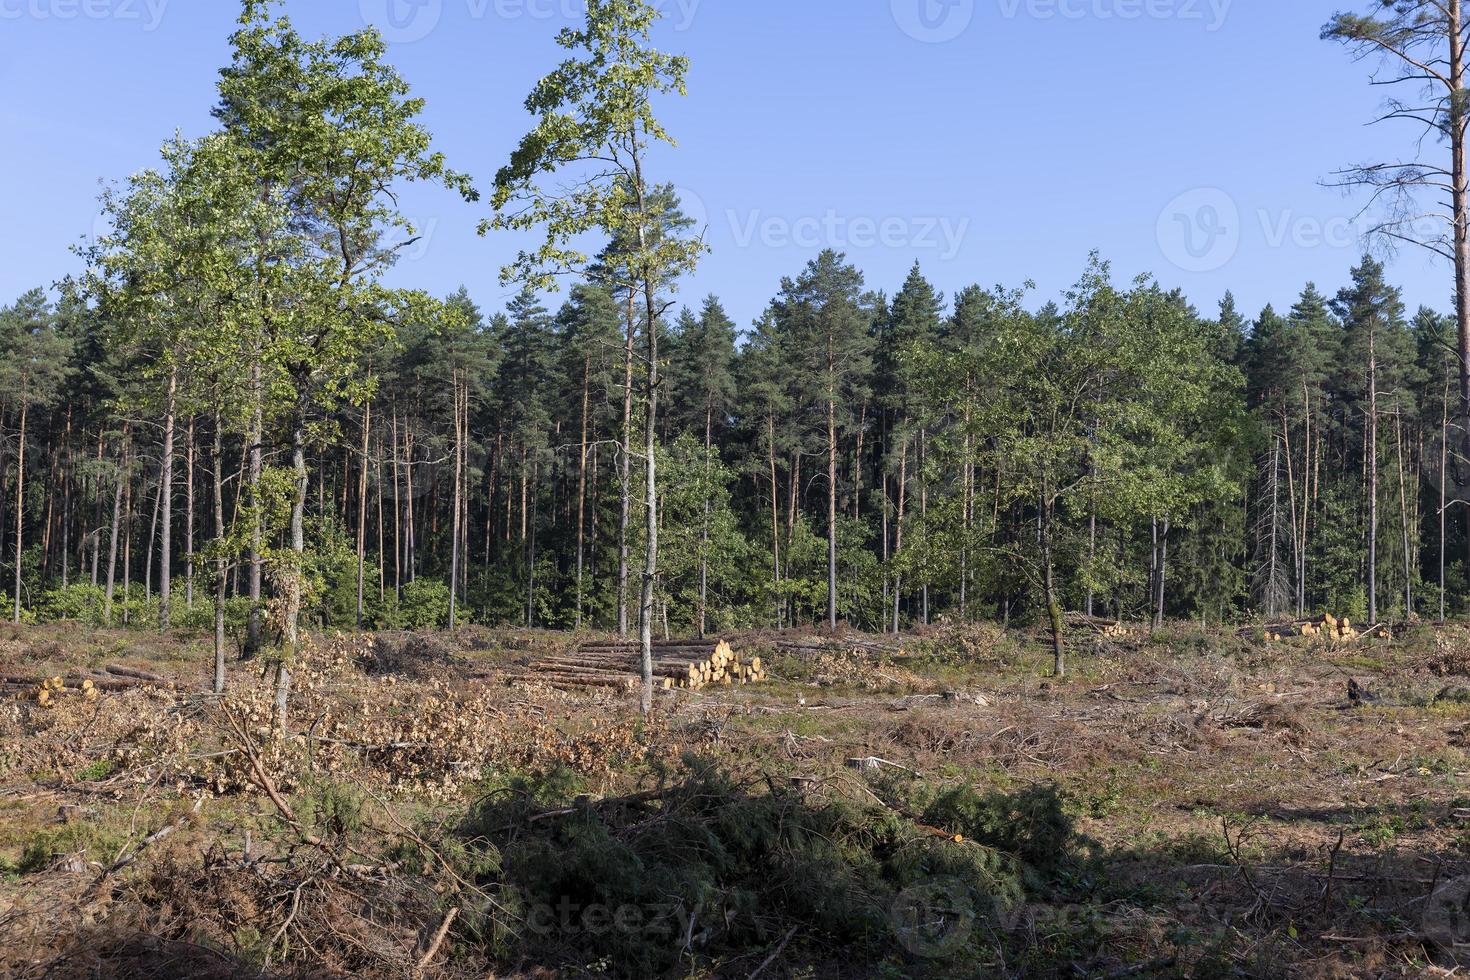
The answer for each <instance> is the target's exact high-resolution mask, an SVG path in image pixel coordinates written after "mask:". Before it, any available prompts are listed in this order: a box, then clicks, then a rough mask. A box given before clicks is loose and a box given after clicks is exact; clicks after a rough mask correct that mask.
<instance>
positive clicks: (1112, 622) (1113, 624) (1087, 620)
mask: <svg viewBox="0 0 1470 980" xmlns="http://www.w3.org/2000/svg"><path fill="white" fill-rule="evenodd" d="M1065 622H1066V624H1067V626H1069V627H1070V628H1072V629H1079V630H1091V631H1092V632H1094V633H1097V634H1098V635H1099V636H1106V637H1109V638H1111V639H1115V640H1124V639H1127V638H1128V637H1130V636H1132V635H1133V631H1132V630H1130V629H1129V628H1128V627H1127V626H1124V625H1123V624H1122V623H1120V622H1118V621H1117V620H1116V619H1104V618H1102V617H1101V616H1088V615H1086V614H1085V613H1067V616H1066V620H1065Z"/></svg>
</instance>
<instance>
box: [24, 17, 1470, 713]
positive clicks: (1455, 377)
mask: <svg viewBox="0 0 1470 980" xmlns="http://www.w3.org/2000/svg"><path fill="white" fill-rule="evenodd" d="M272 8H273V5H272V4H271V3H267V2H264V0H246V2H245V3H244V4H243V8H242V16H241V20H240V26H239V29H238V30H237V31H236V33H235V34H234V36H233V38H232V48H233V58H232V62H231V64H230V65H229V66H227V67H226V68H225V69H224V70H223V71H222V72H221V78H220V84H219V96H218V101H217V103H216V109H215V114H214V115H215V120H216V124H217V125H216V129H215V131H213V132H212V133H210V134H209V135H207V136H205V137H203V138H200V139H197V140H185V139H182V138H178V139H175V140H173V141H171V142H170V143H168V144H167V145H166V146H165V147H164V151H163V155H162V161H161V163H160V165H159V166H158V167H156V168H154V169H150V170H147V171H145V172H143V173H141V174H138V175H135V176H134V177H132V178H130V179H129V180H128V181H127V182H126V183H125V184H123V185H120V186H118V187H115V188H112V189H110V190H108V191H107V192H106V193H105V194H104V195H103V199H102V204H103V208H104V211H105V214H106V216H107V219H108V230H107V232H106V233H104V234H102V235H101V236H100V237H99V238H98V240H97V241H95V242H93V243H90V244H89V245H88V246H87V247H85V248H83V249H82V251H83V254H84V257H85V258H86V260H87V272H86V273H85V274H84V275H83V276H80V277H77V278H75V279H69V280H66V281H63V282H62V283H60V284H59V285H58V288H57V289H56V290H55V292H54V293H51V294H48V293H47V292H45V291H43V290H34V291H32V292H29V293H27V294H25V295H24V296H22V297H20V298H19V299H18V300H17V301H16V302H14V303H13V304H12V305H10V306H8V307H5V308H4V309H3V310H0V408H3V434H4V437H5V438H4V441H3V444H0V475H3V478H0V553H3V555H4V556H5V559H6V560H7V561H8V562H9V563H10V565H11V566H12V567H11V568H10V569H9V571H10V572H11V573H12V574H11V575H10V576H8V578H7V581H8V582H9V583H10V584H11V586H12V588H11V595H9V596H8V597H7V598H8V603H7V608H9V609H10V611H11V612H12V615H13V618H14V619H16V620H17V621H21V620H22V619H25V618H27V617H39V618H86V619H90V620H92V621H94V622H99V623H118V624H121V623H130V624H137V625H140V626H142V625H146V626H149V627H159V628H165V629H166V628H169V627H170V626H172V625H179V624H184V625H190V626H195V627H198V628H201V629H208V630H212V631H213V633H214V636H215V643H216V650H217V654H218V656H217V673H218V677H219V678H220V683H222V682H223V681H222V679H223V663H224V659H225V653H226V648H227V647H228V646H230V645H231V644H232V642H235V643H238V647H239V652H240V653H241V654H243V655H244V656H247V657H248V656H260V655H271V656H277V657H279V659H280V661H281V666H280V667H279V668H278V669H279V672H280V677H279V698H280V703H281V704H282V705H284V703H285V701H284V699H285V698H286V697H287V696H288V693H289V684H290V678H289V666H288V665H289V653H290V651H291V650H292V649H293V648H294V646H295V645H296V643H297V641H298V637H299V632H300V630H301V629H302V628H303V626H319V627H324V628H333V627H356V626H361V627H368V628H414V627H431V626H437V627H445V626H454V625H457V624H459V623H464V622H470V621H474V622H482V623H488V624H504V623H514V624H523V625H527V626H534V627H545V628H555V629H596V630H606V631H609V632H617V633H620V634H624V635H628V634H631V633H633V632H638V633H639V634H640V638H641V640H642V642H643V644H644V647H645V649H647V646H648V644H649V643H650V642H651V637H652V636H654V635H658V634H668V635H679V634H700V635H702V634H704V633H706V632H716V631H722V630H729V629H733V628H740V627H756V626H778V627H779V626H793V625H810V626H817V625H825V626H826V627H829V628H831V627H836V626H837V625H838V624H839V623H848V624H851V625H853V626H856V627H861V628H864V629H869V630H890V631H896V630H902V629H907V628H910V627H914V626H918V625H923V624H928V623H933V622H935V621H937V620H939V619H941V618H947V619H950V620H956V621H976V620H994V621H997V622H1002V623H1021V622H1032V621H1038V622H1041V623H1044V624H1047V625H1049V626H1050V627H1051V632H1052V636H1053V639H1054V645H1055V657H1056V667H1057V670H1058V671H1059V672H1060V671H1062V670H1064V668H1065V660H1064V651H1063V649H1062V642H1061V638H1062V625H1063V616H1064V613H1065V612H1067V611H1081V612H1085V613H1087V614H1091V615H1098V616H1108V617H1117V618H1127V619H1134V620H1137V619H1144V620H1147V621H1151V622H1153V623H1155V624H1162V623H1163V622H1164V621H1165V620H1166V619H1167V618H1170V617H1180V618H1185V617H1187V618H1193V619H1197V620H1201V621H1206V622H1225V621H1231V620H1235V619H1239V618H1241V617H1245V616H1251V615H1265V616H1282V615H1302V614H1305V613H1307V612H1310V611H1314V610H1320V609H1329V610H1332V611H1334V612H1336V613H1337V614H1339V615H1348V616H1351V617H1353V618H1355V619H1358V620H1362V621H1368V622H1376V621H1378V620H1380V619H1388V618H1405V617H1411V616H1432V617H1443V616H1445V615H1447V614H1450V613H1456V612H1462V611H1464V609H1465V607H1466V604H1467V600H1470V575H1467V553H1470V552H1467V549H1470V535H1467V533H1466V530H1465V522H1464V519H1463V514H1462V513H1460V512H1459V510H1457V506H1456V505H1457V504H1459V503H1461V502H1463V493H1462V491H1461V489H1460V488H1461V487H1462V486H1463V485H1464V479H1463V473H1462V470H1463V466H1464V462H1465V455H1464V453H1463V452H1462V451H1461V447H1462V446H1463V445H1464V440H1465V432H1464V425H1463V421H1462V418H1463V414H1462V408H1461V403H1462V395H1463V392H1462V389H1461V375H1462V367H1463V359H1462V358H1461V356H1460V355H1459V337H1460V329H1459V326H1460V325H1459V323H1458V321H1457V318H1456V317H1455V316H1446V315H1442V314H1440V313H1438V312H1435V311H1433V310H1429V309H1420V310H1418V311H1417V312H1416V313H1414V314H1413V315H1409V314H1408V313H1407V311H1406V310H1405V308H1404V304H1403V301H1402V299H1401V296H1400V293H1399V291H1398V290H1397V289H1396V288H1395V287H1394V286H1393V285H1392V284H1391V283H1390V282H1389V281H1388V280H1387V278H1386V273H1385V269H1384V266H1383V265H1382V264H1381V263H1380V262H1379V261H1378V260H1376V259H1375V258H1373V257H1371V256H1364V257H1363V258H1362V260H1361V261H1360V262H1359V263H1358V264H1357V265H1356V266H1355V267H1354V268H1352V269H1351V270H1349V271H1347V272H1346V275H1345V277H1344V282H1343V283H1342V284H1340V286H1339V288H1337V289H1336V291H1328V292H1322V291H1320V290H1319V289H1318V288H1317V287H1316V286H1315V285H1310V284H1309V285H1307V286H1306V287H1305V288H1304V289H1303V291H1302V292H1301V294H1300V295H1299V296H1298V297H1296V298H1295V300H1294V301H1293V302H1292V303H1291V305H1290V306H1289V307H1286V306H1283V311H1282V312H1278V311H1277V310H1276V309H1275V308H1274V307H1270V306H1268V307H1267V308H1266V309H1264V310H1262V311H1261V312H1260V313H1259V314H1258V315H1256V316H1255V317H1254V318H1247V316H1245V315H1244V314H1242V312H1241V311H1239V310H1238V309H1237V308H1236V304H1235V302H1234V300H1233V299H1232V298H1231V297H1230V296H1228V295H1227V296H1226V298H1225V300H1224V301H1223V302H1222V303H1221V304H1220V306H1219V308H1218V310H1213V311H1209V312H1208V313H1201V312H1200V311H1198V310H1197V309H1196V308H1195V307H1193V306H1192V305H1191V304H1190V302H1189V301H1188V299H1187V298H1186V297H1185V296H1184V295H1182V294H1181V293H1180V292H1178V291H1175V290H1169V289H1167V288H1165V287H1164V286H1162V285H1160V284H1159V283H1157V282H1155V281H1153V280H1152V279H1151V278H1148V277H1143V278H1140V279H1137V280H1135V281H1132V282H1127V283H1119V282H1117V281H1116V280H1115V278H1114V277H1113V276H1112V274H1111V271H1110V269H1109V267H1108V264H1107V263H1106V262H1105V261H1104V260H1102V259H1101V258H1100V257H1098V256H1093V257H1092V258H1091V259H1090V261H1088V262H1087V263H1086V265H1085V267H1084V268H1083V270H1082V272H1081V274H1080V276H1079V278H1078V281H1077V283H1076V285H1075V286H1074V287H1072V288H1071V289H1070V290H1068V291H1067V292H1066V293H1065V294H1064V295H1063V296H1060V297H1058V298H1056V299H1055V300H1052V301H1045V302H1043V301H1042V300H1041V298H1038V297H1036V296H1034V290H1033V288H1032V287H1031V286H1030V285H1029V284H1027V285H1023V286H1022V287H1020V288H1008V287H1004V286H996V287H990V288H985V287H982V286H979V285H975V286H970V287H967V288H965V289H963V290H961V291H960V292H959V293H957V294H956V295H954V296H953V297H952V298H950V297H945V296H943V295H941V294H940V293H939V292H938V291H937V290H936V289H935V287H934V286H933V285H932V284H931V283H930V282H929V281H928V280H927V279H926V277H925V275H924V273H923V270H922V269H921V268H920V267H919V265H918V264H915V265H914V267H913V270H912V272H911V273H910V274H909V276H908V277H907V279H906V280H905V281H904V282H903V283H900V284H891V285H892V287H894V288H891V291H890V290H889V289H885V288H883V287H884V284H878V283H870V282H869V281H868V280H867V279H866V278H865V276H864V275H863V273H862V272H861V271H860V270H859V269H858V268H857V267H856V266H855V265H854V264H853V263H852V262H851V261H849V259H848V257H846V256H844V255H842V254H840V253H838V252H836V251H832V250H827V251H824V252H822V253H821V254H820V255H818V256H816V257H815V258H813V259H811V260H810V261H809V262H807V263H806V264H805V266H804V267H802V268H800V269H793V271H792V275H791V276H790V277H789V278H786V279H783V280H782V281H781V282H780V283H779V284H778V286H777V289H776V291H775V296H774V297H773V298H772V300H771V301H770V303H769V305H768V306H767V308H766V309H765V310H764V311H763V313H762V314H761V315H760V316H759V317H758V319H757V320H756V321H755V322H754V323H753V324H751V325H749V326H747V327H744V328H742V327H741V326H740V325H738V324H736V323H734V322H733V321H732V320H731V318H730V317H729V316H728V315H727V313H726V312H725V310H724V308H723V306H722V305H721V303H720V300H719V299H718V298H717V297H714V296H710V297H707V298H705V299H703V300H702V301H698V302H694V303H689V304H686V303H683V302H681V300H680V294H679V292H678V285H679V281H680V279H681V278H683V277H684V276H685V275H686V274H687V273H688V272H690V271H691V270H692V269H693V268H694V267H695V265H696V264H697V262H698V260H699V258H700V256H701V255H702V254H703V252H704V250H705V249H704V243H703V240H702V234H701V233H702V229H699V228H696V227H694V226H693V223H692V222H691V221H690V219H689V218H687V217H686V216H685V215H684V214H683V213H682V212H681V210H680V202H679V200H678V198H677V196H676V194H675V192H674V191H673V190H672V188H671V187H670V186H669V185H667V184H661V183H659V182H658V181H656V180H655V179H653V177H652V176H651V175H650V173H649V168H648V164H649V159H650V158H649V147H650V145H651V144H652V143H659V142H662V143H668V144H672V139H671V137H669V136H668V134H666V133H664V132H663V130H662V129H661V127H660V126H659V124H658V122H657V119H656V117H655V116H654V113H653V104H654V101H655V100H656V99H657V98H659V97H663V96H676V95H681V94H682V93H683V90H684V78H685V74H686V72H687V63H686V62H685V61H684V60H683V59H681V58H675V57H671V56H668V55H664V54H661V53H659V52H658V51H656V50H655V49H654V48H653V47H652V46H651V45H650V43H649V41H648V38H649V30H650V26H651V25H652V23H653V21H654V19H655V17H656V13H655V12H654V11H653V10H652V8H650V7H649V6H648V5H646V4H645V3H642V2H640V0H595V2H592V3H590V4H589V5H588V11H587V19H586V24H585V25H583V26H581V27H578V28H568V29H567V30H565V31H563V32H562V34H561V35H560V37H559V38H558V40H559V42H560V43H561V45H562V47H563V48H564V49H565V50H566V51H567V58H566V60H565V61H564V62H563V63H562V64H561V65H559V66H558V67H557V68H556V70H555V71H553V72H552V73H551V74H550V75H548V76H547V77H546V78H545V79H543V80H542V81H541V82H540V83H538V85H537V86H536V87H535V88H534V90H533V91H532V94H531V96H530V97H529V98H528V99H527V102H526V107H527V109H528V110H529V112H530V113H531V114H532V115H533V117H534V118H535V119H536V123H535V126H534V128H533V129H532V130H531V131H530V132H529V133H528V134H527V136H526V137H525V138H524V139H523V140H522V141H521V142H520V143H519V145H518V146H517V148H516V150H515V152H514V153H513V154H512V155H511V158H510V162H509V163H508V164H507V165H506V167H505V168H503V169H502V170H501V171H500V172H499V173H498V174H496V175H495V179H494V185H493V195H492V197H491V200H490V201H489V202H488V204H489V213H490V216H489V217H488V218H487V219H486V222H485V226H484V228H483V231H484V232H485V233H487V234H494V233H496V232H498V231H502V230H507V229H509V230H517V231H523V232H524V231H539V232H540V233H542V234H544V236H545V237H544V241H541V242H540V243H539V244H538V245H536V246H535V247H533V248H531V249H529V250H528V251H525V252H522V253H521V254H520V255H519V256H518V257H517V259H516V260H515V261H514V262H513V263H512V264H511V265H510V266H508V267H507V268H506V269H504V270H502V273H501V280H502V281H503V282H507V283H516V284H518V285H519V287H520V289H519V291H518V294H517V295H516V296H515V298H514V299H513V300H512V301H511V302H510V303H509V304H508V305H507V306H506V308H505V309H504V310H499V311H485V310H482V309H481V308H479V307H478V306H477V305H476V304H475V302H474V301H473V300H472V299H471V296H470V293H469V291H468V290H467V289H461V290H460V291H459V292H457V293H455V294H454V295H452V296H448V297H443V298H438V297H432V296H429V295H427V294H425V293H423V292H421V291H413V290H403V289H392V288H389V287H387V286H386V285H385V284H384V283H383V275H384V274H385V273H386V271H387V270H388V269H390V268H391V267H392V265H393V263H394V261H395V259H396V257H397V255H398V254H399V253H400V252H401V251H402V249H403V248H405V247H407V246H408V245H411V244H412V243H413V241H414V240H415V235H416V232H415V230H414V229H413V227H412V225H411V223H410V222H409V221H408V220H407V219H406V218H404V217H403V215H402V214H401V212H400V211H399V210H398V208H397V202H396V197H395V196H394V189H395V187H397V186H398V185H400V184H401V183H402V182H405V181H422V182H428V183H433V184H437V185H439V186H441V187H442V188H443V189H444V191H445V193H446V194H449V195H455V196H458V197H461V198H462V199H464V200H466V201H469V202H476V201H479V199H480V198H479V194H478V193H477V191H476V189H475V187H474V185H473V183H472V181H471V179H470V178H469V177H468V176H467V175H464V174H462V173H459V172H457V171H455V170H453V169H452V168H451V167H450V166H449V164H448V162H447V161H446V160H445V158H444V157H443V156H441V155H440V154H438V153H437V152H436V151H434V150H433V148H432V138H431V136H430V134H429V133H428V132H427V131H426V130H425V129H424V128H423V127H422V125H421V124H420V122H419V121H418V117H419V116H420V114H421V113H422V110H423V103H422V102H421V101H420V100H418V99H416V98H414V97H413V96H412V94H411V92H410V90H409V87H408V85H407V83H406V82H405V81H404V80H403V79H402V78H401V77H400V76H399V75H398V74H397V72H396V71H395V70H394V69H393V68H392V67H391V66H390V65H388V64H387V63H386V61H385V60H384V55H385V49H384V46H383V43H382V40H381V38H380V37H379V36H378V35H377V34H376V33H375V32H373V31H371V30H368V31H364V32H360V33H357V34H353V35H349V36H345V37H340V38H328V39H324V40H320V41H311V40H307V39H305V38H302V37H301V36H300V35H299V34H298V33H297V32H296V31H295V29H294V28H293V27H292V26H291V23H290V21H289V19H287V18H285V17H283V16H280V15H279V14H278V13H277V12H276V11H275V10H273V9H272ZM589 240H591V241H594V242H595V243H596V247H595V248H590V247H589V246H588V244H587V242H588V241H589ZM584 250H586V251H585V252H584Z"/></svg>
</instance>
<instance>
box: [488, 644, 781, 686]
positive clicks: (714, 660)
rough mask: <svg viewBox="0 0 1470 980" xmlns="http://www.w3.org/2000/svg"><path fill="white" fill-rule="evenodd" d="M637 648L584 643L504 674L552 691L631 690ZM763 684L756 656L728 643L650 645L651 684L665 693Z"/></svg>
mask: <svg viewBox="0 0 1470 980" xmlns="http://www.w3.org/2000/svg"><path fill="white" fill-rule="evenodd" d="M642 659H643V654H642V648H641V647H640V646H639V645H638V643H637V642H619V641H609V642H595V643H584V644H583V645H582V646H581V647H579V648H577V650H576V651H575V652H573V653H563V654H556V655H553V656H547V657H533V658H527V659H526V660H523V661H521V662H520V664H519V665H518V666H517V667H516V668H514V669H512V670H510V671H508V672H507V675H506V676H507V679H508V680H509V681H510V682H511V683H515V682H520V683H536V684H545V685H547V686H550V687H553V688H557V689H558V690H566V691H571V690H582V689H586V688H597V687H601V688H612V689H614V690H619V691H633V690H637V689H638V687H639V686H640V685H641V684H642V680H641V673H640V670H641V664H642ZM765 679H766V670H765V667H764V666H763V665H762V664H761V659H760V658H759V657H753V658H751V659H750V660H749V661H748V662H747V661H745V660H742V659H741V657H740V655H739V654H738V653H736V652H735V650H734V649H733V648H732V647H731V646H730V644H729V643H726V642H724V641H723V640H722V641H720V642H718V643H717V642H715V641H714V640H709V641H703V640H687V641H682V640H681V641H661V642H656V643H654V645H653V682H654V687H655V688H661V689H663V690H665V691H669V690H673V689H675V688H691V689H693V688H701V687H708V686H710V685H713V684H751V683H758V682H760V681H764V680H765Z"/></svg>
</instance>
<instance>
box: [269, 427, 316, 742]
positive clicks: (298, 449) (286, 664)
mask: <svg viewBox="0 0 1470 980" xmlns="http://www.w3.org/2000/svg"><path fill="white" fill-rule="evenodd" d="M298 411H303V410H301V409H298ZM291 469H292V472H293V473H295V475H296V494H295V497H294V499H292V501H291V568H290V569H289V570H288V571H287V573H286V583H285V585H286V608H285V613H284V616H283V630H282V633H283V636H282V640H283V645H284V647H285V649H283V650H282V651H281V662H280V664H279V665H278V666H277V667H276V701H275V716H276V717H275V727H276V731H277V732H281V733H284V732H285V731H286V710H287V708H288V706H289V704H290V698H291V660H292V658H293V657H295V656H296V653H297V648H298V646H299V644H300V639H301V635H300V629H301V590H302V585H303V583H302V578H303V577H304V576H305V574H306V567H305V565H306V491H307V481H308V475H307V471H306V422H305V419H304V412H303V416H298V418H297V421H296V428H295V430H294V431H293V432H292V434H291Z"/></svg>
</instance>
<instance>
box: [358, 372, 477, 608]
mask: <svg viewBox="0 0 1470 980" xmlns="http://www.w3.org/2000/svg"><path fill="white" fill-rule="evenodd" d="M453 383H454V521H453V524H452V527H451V529H450V533H451V534H452V535H453V536H454V543H453V544H452V545H450V549H449V628H450V629H454V628H455V626H456V625H457V624H456V621H455V619H456V616H457V615H458V613H459V608H458V602H457V599H458V596H459V563H460V550H459V547H460V540H459V538H460V530H461V526H460V520H461V514H460V505H461V503H462V502H463V494H464V425H463V422H462V419H463V415H462V414H461V413H462V412H463V408H462V407H461V401H460V382H459V372H458V371H456V372H454V378H453ZM364 438H365V437H364Z"/></svg>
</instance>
